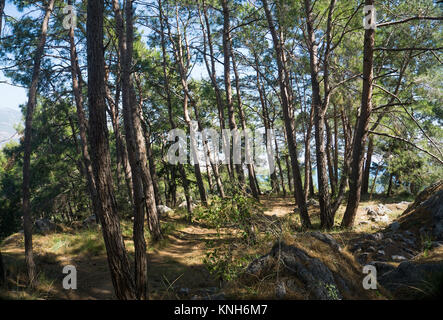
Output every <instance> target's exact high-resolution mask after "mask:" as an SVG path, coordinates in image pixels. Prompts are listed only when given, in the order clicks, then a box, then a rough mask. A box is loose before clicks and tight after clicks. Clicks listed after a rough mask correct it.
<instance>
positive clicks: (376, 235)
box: [374, 232, 383, 241]
mask: <svg viewBox="0 0 443 320" xmlns="http://www.w3.org/2000/svg"><path fill="white" fill-rule="evenodd" d="M382 239H383V233H381V232H377V233H375V234H374V240H377V241H380V240H382Z"/></svg>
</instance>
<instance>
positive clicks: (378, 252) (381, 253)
mask: <svg viewBox="0 0 443 320" xmlns="http://www.w3.org/2000/svg"><path fill="white" fill-rule="evenodd" d="M377 254H378V255H380V256H384V255H385V250H378V251H377Z"/></svg>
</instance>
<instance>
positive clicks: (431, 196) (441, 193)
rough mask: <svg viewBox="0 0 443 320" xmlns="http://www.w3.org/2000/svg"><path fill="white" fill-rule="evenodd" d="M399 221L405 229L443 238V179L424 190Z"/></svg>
mask: <svg viewBox="0 0 443 320" xmlns="http://www.w3.org/2000/svg"><path fill="white" fill-rule="evenodd" d="M398 221H399V223H400V226H401V229H403V230H410V231H415V233H428V232H429V233H430V234H431V235H432V237H433V238H434V240H443V180H441V181H438V182H437V183H434V184H433V185H431V186H430V187H428V188H426V189H425V190H423V191H422V192H421V193H420V194H419V195H418V196H417V198H416V199H415V201H414V202H413V203H412V204H411V205H409V207H408V209H406V211H405V212H403V214H402V215H401V216H400V218H399V220H398Z"/></svg>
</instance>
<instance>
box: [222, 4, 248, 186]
mask: <svg viewBox="0 0 443 320" xmlns="http://www.w3.org/2000/svg"><path fill="white" fill-rule="evenodd" d="M228 2H229V1H228V0H221V5H222V9H223V59H224V64H223V65H224V80H225V92H226V107H227V110H228V122H229V129H231V133H233V132H234V131H236V130H237V123H236V121H235V113H234V102H233V99H232V84H231V56H232V52H231V32H230V28H231V27H230V8H229V3H228ZM232 139H233V138H232ZM229 156H230V158H229V162H230V164H231V167H234V168H235V171H236V173H237V177H238V179H239V185H240V187H241V188H243V186H244V180H243V179H244V174H243V169H242V166H241V164H233V152H230V154H229ZM233 177H234V176H233V175H232V177H231V178H233Z"/></svg>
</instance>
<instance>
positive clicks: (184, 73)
mask: <svg viewBox="0 0 443 320" xmlns="http://www.w3.org/2000/svg"><path fill="white" fill-rule="evenodd" d="M175 9H176V10H175V20H176V28H177V40H176V41H177V42H175V40H174V39H171V41H172V43H173V46H174V56H175V60H176V62H177V67H178V72H179V75H180V79H181V84H182V88H183V115H184V118H185V122H186V125H187V127H188V133H189V135H190V151H191V159H193V162H194V174H195V179H196V181H197V187H198V191H199V194H200V200H201V202H202V203H203V204H204V205H205V206H206V205H207V204H208V200H207V196H206V190H205V187H204V183H203V177H202V174H201V169H200V163H199V159H198V150H197V141H196V139H195V130H194V127H193V124H192V120H191V117H190V113H189V102H191V104H194V103H195V101H192V97H191V95H190V92H189V88H188V79H187V77H188V70H189V63H190V61H189V60H190V57H189V45H188V41H187V37H186V30H184V38H185V39H184V43H185V48H184V49H185V51H183V39H182V34H181V28H180V19H179V12H178V6H177V5H176V8H175ZM169 36H170V37H172V35H171V33H170V32H169ZM185 54H186V57H185ZM185 60H186V61H185ZM182 172H184V170H183V171H182Z"/></svg>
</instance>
